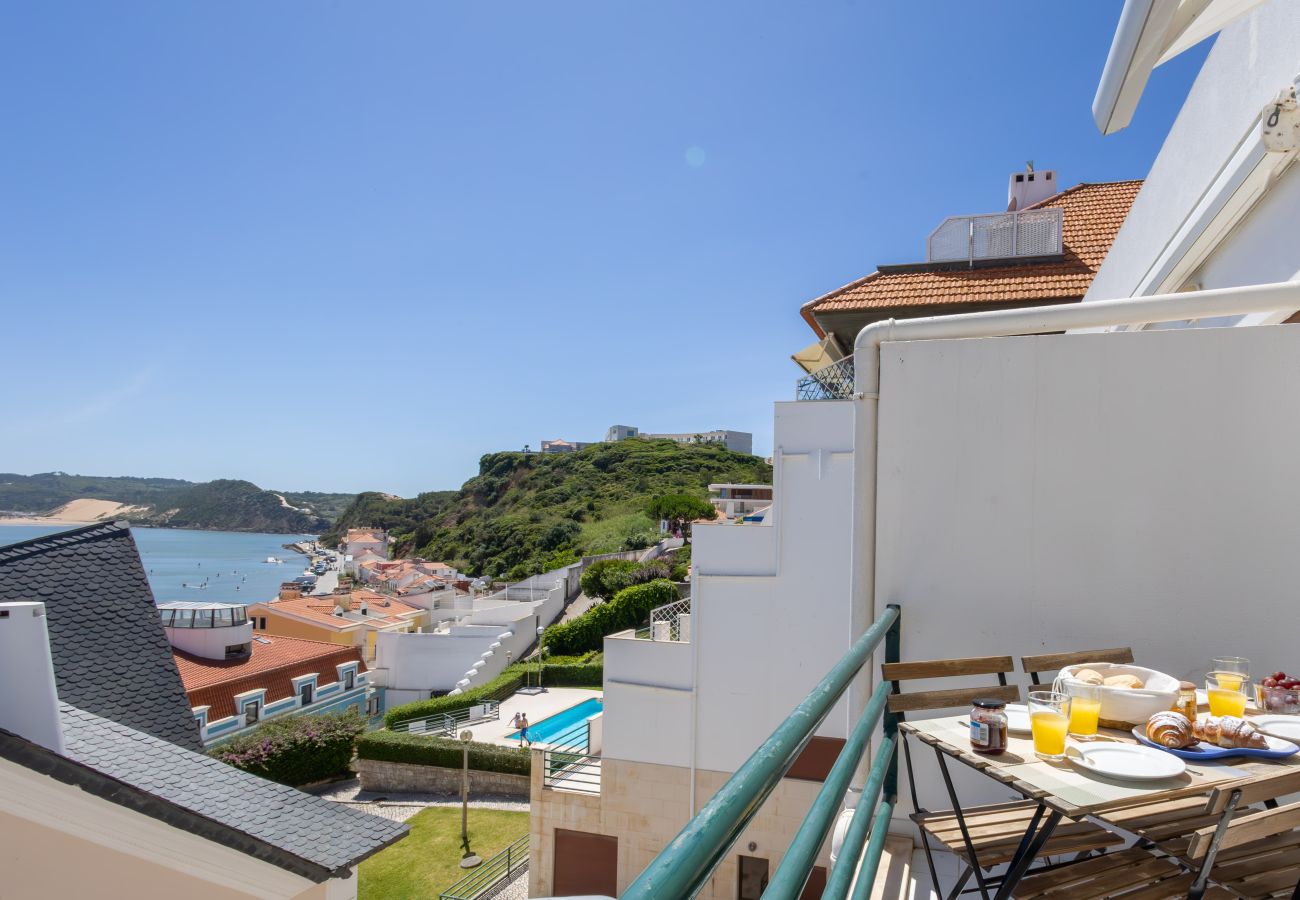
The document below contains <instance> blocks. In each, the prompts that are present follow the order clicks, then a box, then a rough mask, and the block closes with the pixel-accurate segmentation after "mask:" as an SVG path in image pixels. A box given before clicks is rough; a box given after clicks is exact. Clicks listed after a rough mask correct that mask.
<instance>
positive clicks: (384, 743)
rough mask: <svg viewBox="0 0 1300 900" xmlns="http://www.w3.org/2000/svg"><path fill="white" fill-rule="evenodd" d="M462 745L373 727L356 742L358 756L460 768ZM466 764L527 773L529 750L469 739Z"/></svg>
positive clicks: (501, 770) (483, 769) (499, 770)
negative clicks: (374, 729)
mask: <svg viewBox="0 0 1300 900" xmlns="http://www.w3.org/2000/svg"><path fill="white" fill-rule="evenodd" d="M464 748H465V744H464V743H462V742H461V741H456V740H451V739H448V738H435V737H429V736H428V735H423V734H407V733H406V732H404V731H372V732H370V734H367V735H366V736H365V737H363V738H362V739H361V740H359V741H358V742H357V758H358V759H374V760H380V761H383V762H395V763H411V764H413V765H417V766H445V767H447V768H449V769H459V768H460V767H461V765H462V759H463V758H462V755H461V754H462V751H463V750H464ZM469 767H470V768H471V769H477V770H478V771H480V772H506V773H509V774H511V775H528V774H529V773H531V772H532V754H530V753H529V752H528V751H527V750H519V749H516V748H514V747H502V746H499V745H497V744H480V743H479V742H478V741H471V742H470V744H469Z"/></svg>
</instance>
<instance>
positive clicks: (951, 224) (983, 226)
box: [926, 206, 1065, 265]
mask: <svg viewBox="0 0 1300 900" xmlns="http://www.w3.org/2000/svg"><path fill="white" fill-rule="evenodd" d="M1064 222H1065V211H1064V210H1063V209H1061V208H1060V207H1059V206H1055V207H1049V208H1048V209H1026V210H1022V211H1019V212H1005V213H990V214H988V215H981V216H952V217H950V218H947V219H944V220H943V221H942V222H940V223H939V227H938V228H936V229H935V230H934V231H932V232H930V237H929V240H927V242H926V250H927V255H926V258H927V260H928V261H929V262H960V261H962V260H965V261H966V262H968V263H970V264H971V265H974V264H975V261H976V260H986V259H989V260H993V259H1023V258H1032V257H1037V256H1059V255H1060V254H1061V252H1062V246H1063V245H1062V233H1061V232H1062V226H1063V225H1064Z"/></svg>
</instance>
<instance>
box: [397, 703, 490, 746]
mask: <svg viewBox="0 0 1300 900" xmlns="http://www.w3.org/2000/svg"><path fill="white" fill-rule="evenodd" d="M500 718H501V704H500V703H499V702H498V701H496V700H482V701H480V702H479V703H476V704H474V705H473V706H471V707H469V708H468V709H458V710H454V711H453V712H447V713H438V714H437V715H435V716H424V717H423V718H420V719H407V720H406V721H404V722H398V723H396V724H394V725H393V727H392V728H391V729H389V730H390V731H406V732H409V733H411V734H428V735H432V736H434V737H455V736H456V735H457V734H459V733H460V726H462V725H470V724H472V723H474V722H487V721H490V720H492V719H500Z"/></svg>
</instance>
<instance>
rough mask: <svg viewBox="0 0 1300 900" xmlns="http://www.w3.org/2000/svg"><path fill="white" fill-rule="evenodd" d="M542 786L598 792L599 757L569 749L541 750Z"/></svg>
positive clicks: (590, 792) (585, 792)
mask: <svg viewBox="0 0 1300 900" xmlns="http://www.w3.org/2000/svg"><path fill="white" fill-rule="evenodd" d="M542 767H543V768H542V787H544V788H550V789H552V790H555V789H556V788H559V789H560V790H564V791H578V792H579V793H583V794H599V793H600V757H599V756H591V755H590V754H586V753H574V752H573V751H570V750H543V751H542Z"/></svg>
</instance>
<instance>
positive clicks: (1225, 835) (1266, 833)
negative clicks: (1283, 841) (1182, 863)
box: [1187, 802, 1300, 877]
mask: <svg viewBox="0 0 1300 900" xmlns="http://www.w3.org/2000/svg"><path fill="white" fill-rule="evenodd" d="M1296 828H1300V802H1297V803H1289V804H1287V805H1286V806H1279V807H1278V808H1277V809H1266V810H1262V811H1261V812H1256V813H1253V814H1251V815H1249V816H1238V817H1237V818H1235V819H1233V820H1232V821H1230V822H1228V823H1227V827H1226V828H1223V827H1221V826H1220V825H1217V824H1216V825H1209V826H1207V827H1205V828H1202V829H1200V830H1199V831H1196V832H1193V833H1192V840H1191V843H1190V844H1188V846H1187V856H1188V857H1189V858H1190V859H1201V858H1203V857H1204V856H1205V855H1206V854H1207V853H1209V852H1210V848H1211V846H1215V844H1214V836H1215V832H1218V831H1222V835H1221V836H1220V837H1219V842H1218V844H1217V846H1215V851H1216V853H1221V852H1223V851H1224V850H1227V849H1229V848H1230V847H1238V846H1240V845H1242V844H1248V843H1250V842H1251V841H1258V840H1260V839H1261V838H1266V837H1272V836H1273V835H1275V834H1283V833H1285V832H1288V831H1294V830H1295V829H1296ZM1296 842H1297V843H1300V834H1297V835H1296ZM1211 865H1213V862H1212V861H1211ZM1211 877H1213V874H1211Z"/></svg>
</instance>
